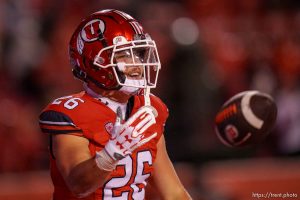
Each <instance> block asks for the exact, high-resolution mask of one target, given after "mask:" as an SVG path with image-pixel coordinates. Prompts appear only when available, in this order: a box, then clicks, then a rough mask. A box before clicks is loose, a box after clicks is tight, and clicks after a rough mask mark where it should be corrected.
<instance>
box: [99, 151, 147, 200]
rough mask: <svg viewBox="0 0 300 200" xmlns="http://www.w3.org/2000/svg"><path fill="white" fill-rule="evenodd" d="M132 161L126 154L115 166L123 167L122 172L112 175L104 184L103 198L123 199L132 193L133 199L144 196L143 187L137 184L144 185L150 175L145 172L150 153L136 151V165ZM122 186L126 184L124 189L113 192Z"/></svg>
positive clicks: (105, 199)
mask: <svg viewBox="0 0 300 200" xmlns="http://www.w3.org/2000/svg"><path fill="white" fill-rule="evenodd" d="M133 162H134V161H133V159H132V158H131V157H130V156H126V157H125V158H124V159H122V160H120V161H119V163H118V166H117V167H123V168H124V170H123V171H124V174H122V175H121V176H120V177H113V178H112V179H110V180H109V181H108V182H107V183H106V184H105V187H104V191H103V196H104V200H124V199H129V195H132V199H134V200H135V199H144V198H145V189H144V187H138V186H139V185H141V184H143V185H144V186H145V185H146V179H147V178H148V177H149V176H150V173H146V172H145V164H146V163H147V164H148V165H150V166H151V165H152V155H151V153H150V151H140V152H137V157H136V165H135V164H134V163H133ZM134 165H135V166H136V169H135V170H134V169H133V166H134ZM124 186H128V189H127V190H126V191H122V192H119V193H117V192H114V191H115V190H116V189H117V188H122V187H124Z"/></svg>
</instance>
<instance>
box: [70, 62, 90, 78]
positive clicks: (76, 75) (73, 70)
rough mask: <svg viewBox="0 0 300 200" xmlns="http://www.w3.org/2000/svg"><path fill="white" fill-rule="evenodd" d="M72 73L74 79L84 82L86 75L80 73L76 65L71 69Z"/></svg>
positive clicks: (82, 72)
mask: <svg viewBox="0 0 300 200" xmlns="http://www.w3.org/2000/svg"><path fill="white" fill-rule="evenodd" d="M72 73H73V75H74V77H75V78H78V79H79V80H82V81H84V82H86V79H87V74H86V73H85V72H84V71H82V70H81V69H80V67H79V66H78V65H76V66H75V67H74V68H73V69H72Z"/></svg>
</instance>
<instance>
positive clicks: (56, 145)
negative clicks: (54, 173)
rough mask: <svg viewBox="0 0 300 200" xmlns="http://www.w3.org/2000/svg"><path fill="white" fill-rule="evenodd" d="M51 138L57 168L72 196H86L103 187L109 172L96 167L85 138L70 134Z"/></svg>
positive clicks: (56, 135)
mask: <svg viewBox="0 0 300 200" xmlns="http://www.w3.org/2000/svg"><path fill="white" fill-rule="evenodd" d="M52 137H53V144H52V145H53V146H52V148H53V154H54V156H55V159H56V164H57V167H58V169H59V171H60V173H61V174H62V176H63V178H64V179H65V182H66V184H67V185H68V187H69V189H70V190H71V192H72V193H73V194H74V195H76V196H77V197H84V196H87V195H89V194H91V193H93V192H94V191H95V190H96V189H97V188H99V187H101V186H102V185H103V183H104V182H105V180H106V177H107V176H108V175H109V173H110V171H105V170H102V169H100V168H99V167H98V166H97V164H96V161H95V157H92V156H91V154H90V151H89V148H88V144H89V141H88V140H87V139H86V138H83V137H78V136H75V135H70V134H55V135H53V136H52Z"/></svg>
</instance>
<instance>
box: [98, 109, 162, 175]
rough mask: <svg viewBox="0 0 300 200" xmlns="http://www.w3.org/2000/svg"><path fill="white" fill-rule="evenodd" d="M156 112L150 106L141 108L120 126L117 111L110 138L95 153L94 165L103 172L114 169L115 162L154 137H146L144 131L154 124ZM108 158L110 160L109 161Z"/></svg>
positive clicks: (120, 118) (154, 135)
mask: <svg viewBox="0 0 300 200" xmlns="http://www.w3.org/2000/svg"><path fill="white" fill-rule="evenodd" d="M156 116H157V111H156V110H155V108H153V107H152V106H143V107H141V108H140V109H139V110H138V111H137V112H136V113H134V114H133V115H132V116H131V117H130V118H129V119H128V120H127V121H126V122H125V123H124V124H122V112H121V109H120V108H118V109H117V118H116V122H115V124H114V128H113V130H112V134H111V138H110V140H109V141H108V143H107V144H106V145H105V147H104V149H103V150H102V151H101V152H97V155H96V163H97V165H98V167H100V168H101V169H105V170H112V169H114V167H115V165H116V162H117V161H118V160H121V159H122V158H124V157H125V156H127V155H128V154H131V153H132V152H133V151H134V150H135V149H136V148H138V147H139V146H142V145H143V144H145V143H147V142H149V141H150V140H151V139H153V138H154V137H156V135H157V133H156V132H155V133H152V134H151V135H150V136H146V135H145V134H144V133H145V131H146V130H147V129H148V128H149V127H150V126H151V125H153V124H155V123H156V120H155V117H156ZM109 157H110V160H109Z"/></svg>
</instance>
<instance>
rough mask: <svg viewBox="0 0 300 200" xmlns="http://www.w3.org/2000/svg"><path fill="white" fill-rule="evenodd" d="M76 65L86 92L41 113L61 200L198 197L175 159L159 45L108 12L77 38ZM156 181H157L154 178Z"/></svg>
mask: <svg viewBox="0 0 300 200" xmlns="http://www.w3.org/2000/svg"><path fill="white" fill-rule="evenodd" d="M69 55H70V62H71V65H72V71H73V74H74V76H75V77H76V78H78V79H79V80H81V81H83V86H84V91H82V92H80V93H77V94H72V95H69V96H65V97H61V98H58V99H55V100H54V101H53V102H52V103H50V104H49V105H48V106H47V107H46V108H45V109H44V110H43V111H42V113H41V115H40V118H39V119H40V120H39V123H40V127H41V130H42V132H44V133H47V134H49V135H50V148H49V149H50V161H51V177H52V182H53V185H54V193H53V199H54V200H71V199H72V200H73V199H79V198H80V199H85V200H97V199H99V200H100V199H104V200H106V199H110V200H113V199H115V200H127V199H136V200H137V199H145V187H146V185H147V182H148V181H149V179H152V180H153V183H154V184H155V186H156V188H157V189H158V191H159V193H160V195H161V196H162V198H163V199H180V200H184V199H191V197H190V196H189V194H188V193H187V191H186V190H185V188H184V187H183V185H182V183H181V182H180V180H179V179H178V177H177V175H176V172H175V170H174V168H173V165H172V163H171V161H170V159H169V157H168V154H167V151H166V146H165V140H164V135H163V131H164V125H165V122H166V119H167V117H168V109H167V107H166V106H165V104H164V103H163V102H162V101H161V100H160V99H159V98H158V97H156V96H154V95H152V94H149V92H150V89H151V88H154V87H156V82H157V77H158V73H159V70H160V68H161V64H160V60H159V56H158V52H157V48H156V44H155V42H154V41H153V40H152V39H151V38H150V36H149V35H148V34H146V33H145V32H144V30H143V27H142V26H141V25H140V24H139V23H138V22H137V21H136V20H135V19H134V18H132V17H131V16H130V15H128V14H126V13H124V12H121V11H118V10H102V11H98V12H95V13H93V14H91V15H90V16H88V17H87V18H86V19H84V20H83V21H82V22H81V23H80V24H79V26H78V27H77V29H76V30H75V32H74V34H73V35H72V37H71V40H70V44H69ZM151 182H152V181H151Z"/></svg>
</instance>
